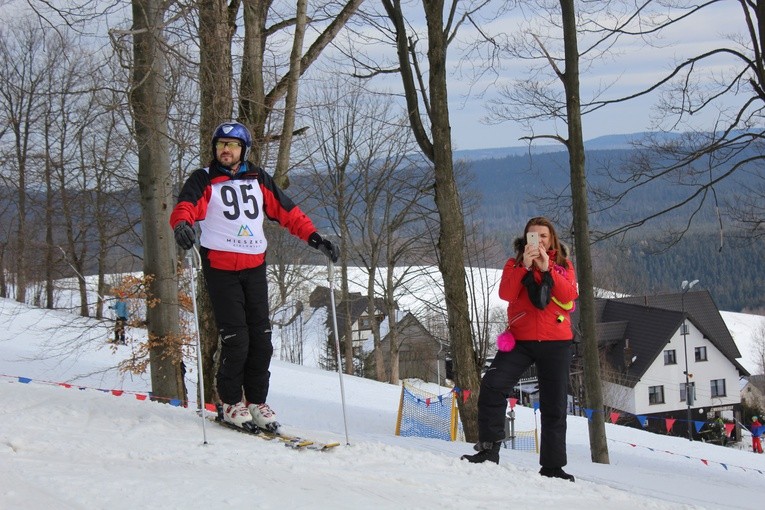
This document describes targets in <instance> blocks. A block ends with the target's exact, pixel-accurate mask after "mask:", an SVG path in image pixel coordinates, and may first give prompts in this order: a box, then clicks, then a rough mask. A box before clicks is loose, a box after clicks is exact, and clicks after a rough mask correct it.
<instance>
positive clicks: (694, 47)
mask: <svg viewBox="0 0 765 510" xmlns="http://www.w3.org/2000/svg"><path fill="white" fill-rule="evenodd" d="M680 1H685V0H680ZM33 3H35V4H37V5H40V4H41V3H42V2H39V1H37V0H35V1H34V2H33ZM553 3H555V2H553ZM688 3H690V2H688ZM128 4H129V3H128V2H126V1H125V2H124V4H120V3H115V2H95V3H90V4H88V5H90V6H94V5H103V6H106V5H108V6H111V7H110V8H112V9H113V11H112V12H111V14H110V16H109V17H108V20H107V21H104V18H100V19H99V22H100V23H103V22H106V23H107V24H109V25H110V26H112V25H114V24H116V23H117V22H118V21H119V18H120V16H119V15H117V14H116V13H115V12H114V6H115V5H128ZM578 4H579V3H578ZM590 4H591V5H596V4H595V3H593V2H590ZM493 5H500V4H493ZM523 5H524V7H523V8H524V9H528V7H527V6H528V4H523ZM14 6H15V7H16V8H22V9H24V10H27V9H28V7H27V4H26V0H0V7H2V8H3V9H2V10H3V11H4V12H5V14H6V15H7V14H9V12H11V11H14V10H15V9H14ZM372 6H377V7H378V8H379V6H378V5H377V4H365V6H364V7H365V8H370V7H372ZM405 6H406V7H405V8H408V9H410V10H409V11H408V14H407V16H411V18H412V22H413V25H415V26H417V25H418V22H417V18H418V17H419V18H420V19H421V17H422V7H421V5H419V2H410V3H406V4H405ZM99 12H100V11H99ZM120 12H122V13H126V12H127V11H125V10H122V11H120ZM520 14H525V15H526V16H528V15H529V11H528V10H526V11H524V12H521V11H518V10H515V11H513V13H512V17H511V16H510V15H503V16H498V17H494V16H492V15H490V14H487V15H485V16H484V17H483V18H479V17H476V18H475V22H476V25H477V26H480V27H481V29H482V30H485V31H486V32H487V33H489V32H491V33H496V32H499V31H503V30H504V31H508V32H509V31H511V28H512V27H514V26H516V25H517V24H518V16H519V15H520ZM6 15H0V21H1V22H2V24H3V25H5V24H6V23H7V22H8V16H6ZM420 26H421V25H420ZM744 28H745V27H744V25H743V15H742V11H741V6H740V4H739V2H738V1H734V0H723V1H721V2H719V3H718V4H716V5H713V6H711V7H707V8H705V9H704V10H702V11H701V12H700V13H697V14H695V15H694V16H692V18H691V19H690V20H686V21H684V22H682V23H680V24H678V25H677V26H676V27H675V28H673V30H671V31H669V32H667V33H665V34H663V35H662V37H661V39H657V38H656V37H652V39H651V43H652V44H654V45H655V46H652V47H646V46H645V44H644V43H643V44H638V42H637V41H634V39H633V40H632V42H628V40H627V39H622V40H621V41H620V42H619V44H618V45H617V47H616V48H615V50H617V51H618V53H615V54H614V55H615V56H613V57H611V58H607V59H599V60H598V61H597V62H595V63H591V64H588V65H587V66H585V63H584V62H582V63H581V64H580V67H581V70H582V73H583V74H582V76H581V95H582V99H583V101H585V100H587V99H588V98H590V97H591V96H592V94H593V91H595V90H597V89H599V88H602V87H603V86H604V85H605V84H612V87H611V89H610V90H609V91H608V93H606V94H605V95H604V97H608V98H613V97H620V96H622V95H625V94H629V93H634V92H635V91H637V90H639V89H641V88H642V87H645V86H647V85H648V84H650V83H653V82H654V81H656V79H657V78H658V77H659V76H663V75H664V74H666V72H667V71H668V70H669V69H671V68H673V67H674V63H675V62H677V61H680V60H682V59H684V58H687V57H688V56H691V55H695V54H698V53H700V52H702V51H704V50H707V49H710V48H716V47H721V45H722V44H723V42H725V44H726V45H727V46H730V45H731V43H730V42H729V41H730V39H731V34H733V33H741V32H742V31H743V30H744ZM92 29H93V30H97V29H96V28H95V27H92ZM476 31H477V30H476V29H475V28H474V27H472V26H471V25H469V24H465V25H463V26H462V28H461V29H460V33H459V34H460V36H459V38H458V39H457V40H455V42H454V43H453V44H452V45H451V46H450V49H449V58H450V61H451V62H452V63H453V64H454V65H453V68H452V73H450V75H449V82H448V88H449V95H450V114H451V125H452V135H453V145H454V148H455V149H477V148H490V147H505V146H518V145H523V144H524V142H523V141H521V140H519V139H520V138H521V137H523V136H528V135H529V134H530V132H529V131H528V130H526V129H525V128H524V127H523V126H520V125H518V124H517V123H514V122H504V123H502V124H500V125H492V124H487V123H486V122H485V121H484V119H485V117H486V115H487V109H486V104H487V101H488V100H491V99H496V98H497V93H496V91H497V85H496V84H498V83H506V84H509V83H512V82H513V81H514V80H518V79H524V77H525V76H527V75H528V71H527V70H526V69H525V68H524V67H523V66H524V65H525V64H524V63H523V62H520V61H517V60H515V61H512V60H511V61H505V62H503V63H502V66H503V69H501V70H500V72H499V73H498V74H497V75H495V76H485V77H484V78H483V80H482V81H479V82H478V83H475V82H474V81H473V80H471V78H470V70H469V65H468V64H466V63H465V61H464V60H463V61H462V62H461V65H460V66H459V67H457V61H458V60H459V59H460V55H461V52H462V51H463V50H464V47H465V44H466V41H468V40H470V39H471V37H472V36H473V35H475V33H476ZM579 44H580V51H582V50H583V48H585V47H586V42H585V41H583V40H580V43H579ZM418 47H420V49H423V48H424V47H425V43H424V42H421V43H420V45H419V46H418ZM373 48H374V50H373V51H380V52H383V51H385V52H386V54H387V53H388V52H389V50H390V48H385V46H384V45H379V44H378V45H376V46H373ZM388 57H393V55H392V54H391V55H388ZM474 61H478V60H477V59H474ZM732 63H733V61H732V60H728V61H727V62H726V61H722V60H718V61H717V62H714V63H710V64H714V65H716V66H718V67H716V68H714V69H715V70H716V71H718V72H722V71H724V70H726V69H728V68H729V66H730V65H731V64H732ZM736 64H737V65H738V63H736ZM388 80H393V78H388ZM399 81H400V80H398V79H395V80H394V81H389V82H388V85H390V87H391V88H392V90H393V91H396V89H400V84H399V83H398V82H399ZM745 92H747V93H748V91H745ZM301 93H305V90H302V91H301ZM658 99H659V97H658V96H657V95H653V96H650V97H646V98H642V99H639V100H634V101H632V102H630V103H628V104H620V105H615V106H611V107H608V108H605V109H601V110H599V111H597V112H595V113H593V114H591V115H588V116H586V117H585V118H584V120H583V127H584V137H585V140H590V139H592V138H596V137H599V136H603V135H607V134H624V133H635V132H640V131H646V130H650V129H652V128H653V126H652V124H651V114H652V112H653V109H652V106H653V105H655V104H656V102H657V101H658ZM694 121H695V122H696V123H697V127H701V128H703V129H711V128H712V118H711V117H709V116H704V115H699V116H695V117H694ZM534 129H535V133H536V134H537V135H539V134H555V133H556V131H557V133H558V134H561V135H565V134H566V126H565V124H563V123H561V122H558V123H557V125H556V124H551V123H548V124H537V125H536V126H535V128H534ZM545 143H549V141H548V142H545Z"/></svg>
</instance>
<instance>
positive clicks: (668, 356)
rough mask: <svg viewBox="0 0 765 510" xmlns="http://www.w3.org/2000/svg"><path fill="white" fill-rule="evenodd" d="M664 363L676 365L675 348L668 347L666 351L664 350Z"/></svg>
mask: <svg viewBox="0 0 765 510" xmlns="http://www.w3.org/2000/svg"><path fill="white" fill-rule="evenodd" d="M664 364H665V365H677V357H676V355H675V350H674V349H670V350H667V351H664Z"/></svg>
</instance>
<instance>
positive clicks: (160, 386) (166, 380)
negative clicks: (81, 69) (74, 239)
mask: <svg viewBox="0 0 765 510" xmlns="http://www.w3.org/2000/svg"><path fill="white" fill-rule="evenodd" d="M163 5H164V2H162V1H161V0H133V3H132V6H133V30H134V34H133V59H134V68H133V77H132V78H133V79H132V90H131V93H130V105H131V107H132V110H133V122H134V125H135V136H136V142H137V145H138V184H139V187H140V191H141V211H142V215H141V220H142V224H141V226H142V230H143V247H144V259H143V272H144V274H145V275H147V276H153V279H152V281H151V283H150V286H149V293H150V295H151V297H152V298H153V299H157V300H159V301H160V302H161V303H162V305H161V306H147V307H146V308H147V310H146V320H147V325H148V330H149V342H150V350H149V362H150V367H151V387H152V394H153V398H155V399H159V400H161V401H166V400H167V399H178V398H181V399H184V400H185V398H186V395H185V389H184V383H183V372H184V368H183V361H182V358H181V350H180V346H179V343H178V342H177V339H178V338H179V336H180V335H179V333H180V328H179V325H178V315H179V308H178V304H177V303H178V280H177V277H176V271H175V241H174V239H173V235H172V232H171V231H170V229H169V228H167V225H168V223H169V221H170V211H171V210H172V208H173V204H172V199H173V194H172V186H171V184H170V151H169V140H168V137H167V115H168V106H167V97H166V93H165V92H166V91H165V79H164V74H165V72H166V71H165V57H164V54H163V53H162V52H163V47H162V43H163V41H164V38H163V35H162V25H163V17H164V8H163ZM174 340H175V341H174Z"/></svg>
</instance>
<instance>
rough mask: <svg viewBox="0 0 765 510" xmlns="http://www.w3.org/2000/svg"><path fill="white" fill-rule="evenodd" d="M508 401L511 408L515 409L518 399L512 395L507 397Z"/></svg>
mask: <svg viewBox="0 0 765 510" xmlns="http://www.w3.org/2000/svg"><path fill="white" fill-rule="evenodd" d="M507 401H508V403H509V404H510V409H515V404H517V403H518V399H517V398H515V397H510V398H508V399H507Z"/></svg>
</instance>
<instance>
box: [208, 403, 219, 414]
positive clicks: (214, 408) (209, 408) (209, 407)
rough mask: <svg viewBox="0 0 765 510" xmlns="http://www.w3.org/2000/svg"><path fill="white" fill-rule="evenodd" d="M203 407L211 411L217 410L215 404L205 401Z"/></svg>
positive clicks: (215, 411)
mask: <svg viewBox="0 0 765 510" xmlns="http://www.w3.org/2000/svg"><path fill="white" fill-rule="evenodd" d="M205 409H207V410H208V411H212V412H213V413H217V412H218V408H217V407H215V404H211V403H209V402H207V403H205Z"/></svg>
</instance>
